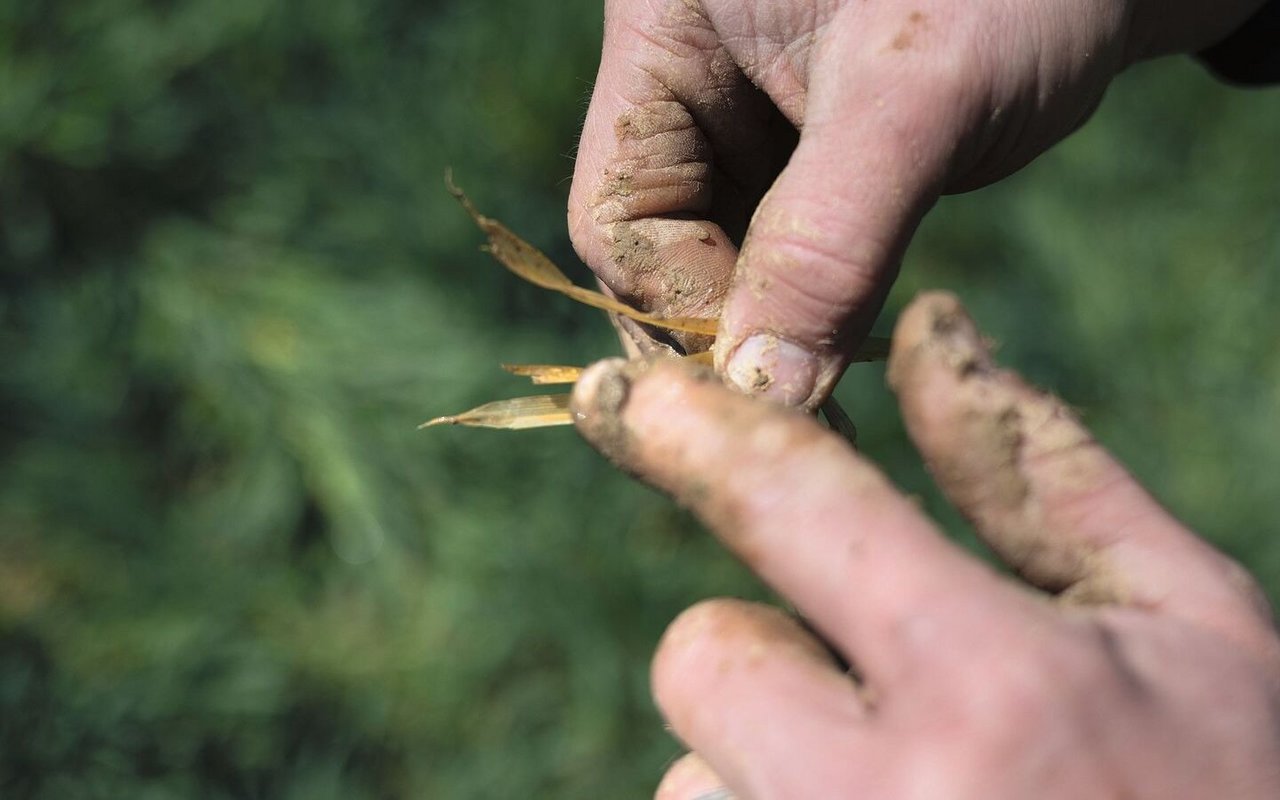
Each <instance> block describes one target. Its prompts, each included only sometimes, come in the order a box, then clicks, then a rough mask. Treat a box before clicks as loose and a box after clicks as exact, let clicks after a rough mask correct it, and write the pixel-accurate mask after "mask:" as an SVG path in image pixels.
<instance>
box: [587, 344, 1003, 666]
mask: <svg viewBox="0 0 1280 800" xmlns="http://www.w3.org/2000/svg"><path fill="white" fill-rule="evenodd" d="M572 407H573V409H574V414H575V417H576V419H577V424H578V428H579V431H580V432H581V433H582V434H583V436H585V437H586V438H587V439H588V440H589V441H590V442H591V443H592V444H593V445H595V446H596V447H597V448H598V449H600V450H601V451H602V452H604V453H605V454H606V455H608V456H609V457H610V458H612V459H613V460H614V461H615V462H616V463H618V464H619V466H621V467H622V468H623V469H625V470H628V471H630V472H633V473H635V474H637V475H638V476H639V477H641V478H642V479H644V480H646V481H648V482H649V483H651V484H653V485H655V486H657V487H659V488H661V489H663V490H665V491H667V492H670V493H671V494H673V495H675V497H676V498H677V499H678V500H680V501H682V502H684V503H685V504H687V505H689V506H690V507H691V508H692V509H693V510H694V511H695V512H696V513H697V514H698V516H699V517H700V518H701V519H702V520H703V521H704V522H706V523H707V524H708V526H709V527H710V528H711V529H712V531H714V532H715V533H716V535H717V536H718V537H719V538H720V539H721V540H722V541H723V542H724V543H725V544H727V545H728V546H729V547H730V548H731V549H732V550H734V551H735V552H736V553H737V554H738V556H739V557H740V558H742V559H743V560H744V561H745V562H746V563H747V565H748V566H749V567H751V569H753V570H754V571H755V572H757V573H758V574H759V575H760V576H761V577H762V578H764V580H765V581H766V582H768V583H769V584H770V585H772V586H773V587H774V588H775V589H777V590H778V591H779V592H781V593H782V594H783V595H785V596H786V597H787V598H789V599H790V600H791V602H793V603H794V604H795V605H796V607H797V608H798V609H799V610H800V611H801V613H803V614H804V615H805V617H806V618H807V619H808V620H809V621H811V622H812V623H813V624H814V626H815V628H816V629H817V630H818V631H820V632H821V633H822V635H823V636H824V637H826V638H827V639H828V640H830V641H831V642H832V643H833V644H834V645H835V646H836V647H837V648H838V649H839V650H840V651H841V653H842V654H843V655H844V656H845V657H846V658H848V659H849V661H850V662H851V663H855V664H856V665H857V668H858V669H859V671H860V673H861V674H863V675H865V676H867V678H868V680H869V681H870V682H872V683H876V682H877V681H882V682H888V681H896V680H901V681H907V680H910V677H911V668H912V666H913V663H914V662H915V661H916V660H917V658H918V657H919V656H920V655H921V653H923V652H927V653H928V654H929V655H928V656H927V660H928V661H929V662H931V663H932V662H933V661H934V660H935V659H937V658H939V657H940V656H939V651H947V650H948V648H952V649H954V650H955V651H956V656H955V657H957V658H959V657H962V656H961V655H960V653H961V651H968V650H972V649H974V648H978V649H981V645H980V642H981V641H983V640H985V639H986V638H987V637H993V636H997V635H998V634H999V633H1000V632H1001V631H1002V630H1003V628H1004V626H1005V625H1006V624H1012V623H1010V622H1009V619H1010V617H1011V615H1012V614H1013V613H1014V604H1015V601H1014V600H1011V598H1010V595H1013V596H1014V597H1016V598H1018V599H1019V600H1021V601H1025V598H1022V597H1021V595H1020V594H1019V593H1017V592H1015V591H1014V590H1013V588H1012V587H1011V586H1010V585H1009V584H1007V583H1006V582H1004V581H1002V580H1000V579H998V578H997V577H996V576H995V575H994V574H993V573H992V572H991V570H990V569H989V568H988V567H986V566H984V565H982V564H981V563H980V562H978V561H977V560H975V559H972V558H970V557H968V556H967V555H965V554H964V553H962V552H961V551H960V550H959V549H958V548H957V547H955V546H954V545H952V544H951V543H950V542H948V541H946V540H945V539H943V538H942V537H941V536H939V535H938V533H937V531H936V529H935V528H934V526H933V524H932V523H931V522H929V521H928V520H927V519H926V518H925V517H924V516H923V515H922V514H921V513H920V511H919V509H918V508H917V507H916V505H915V504H914V503H913V502H912V501H910V500H909V499H907V498H906V497H903V496H902V495H901V494H900V493H899V492H898V491H897V490H896V489H894V488H893V487H892V486H891V485H890V484H889V482H888V481H887V480H886V479H885V478H884V476H882V475H881V474H880V472H879V471H878V470H876V469H875V468H874V467H873V466H871V465H870V464H869V463H867V462H865V461H863V460H862V459H861V458H859V457H858V455H857V454H856V453H854V452H853V450H852V449H851V448H849V447H848V446H847V445H846V444H845V443H844V441H843V440H841V439H840V438H839V437H838V436H836V435H834V434H832V433H831V432H830V431H827V430H825V429H823V428H822V427H821V426H820V425H819V424H818V423H817V422H816V421H815V420H813V419H812V418H810V417H808V416H806V415H803V414H800V413H798V412H795V411H792V410H789V409H784V408H779V407H776V406H774V405H772V404H767V403H759V402H756V401H753V400H751V399H750V398H748V397H744V396H742V395H740V394H738V393H736V392H732V391H729V390H727V389H725V388H724V387H723V386H722V385H720V383H719V381H718V380H716V379H715V378H714V376H712V375H711V373H710V372H709V371H707V370H702V371H696V370H693V369H690V368H689V367H687V366H686V365H684V364H683V363H681V362H680V361H678V360H676V359H660V360H657V361H653V362H623V361H620V360H613V361H605V362H601V363H599V364H596V365H593V366H592V367H590V368H588V370H587V371H586V372H585V373H584V374H583V375H582V377H581V378H580V379H579V381H578V385H577V387H576V388H575V390H574V396H573V405H572ZM943 657H944V658H947V657H950V656H943Z"/></svg>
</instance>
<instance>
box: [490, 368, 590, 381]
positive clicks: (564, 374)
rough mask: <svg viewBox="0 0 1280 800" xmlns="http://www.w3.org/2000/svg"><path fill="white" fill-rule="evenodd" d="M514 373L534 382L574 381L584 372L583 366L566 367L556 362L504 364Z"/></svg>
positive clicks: (508, 370)
mask: <svg viewBox="0 0 1280 800" xmlns="http://www.w3.org/2000/svg"><path fill="white" fill-rule="evenodd" d="M502 368H503V369H505V370H506V371H507V372H510V373H511V374H512V375H519V376H521V377H524V378H528V379H529V380H531V381H533V382H534V383H538V384H543V383H574V382H576V381H577V380H578V376H580V375H581V374H582V367H566V366H561V365H556V364H503V365H502Z"/></svg>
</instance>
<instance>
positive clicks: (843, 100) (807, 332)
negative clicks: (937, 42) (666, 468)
mask: <svg viewBox="0 0 1280 800" xmlns="http://www.w3.org/2000/svg"><path fill="white" fill-rule="evenodd" d="M877 8H878V9H881V11H876V10H875V9H872V8H871V7H867V14H866V15H852V14H845V15H841V16H839V17H837V18H836V19H835V20H834V21H833V22H832V26H831V28H829V29H828V31H827V32H825V34H824V36H826V37H827V38H828V39H830V40H831V41H840V40H841V37H842V36H845V40H847V41H857V43H858V45H857V46H856V47H852V46H851V47H834V46H832V47H827V48H825V49H824V50H823V53H822V57H821V58H820V59H818V60H817V61H815V62H814V68H813V70H812V71H811V72H810V85H809V91H808V95H807V97H808V106H807V108H806V114H805V119H804V123H803V131H802V134H801V138H800V142H799V145H798V146H797V148H796V150H795V152H794V154H793V155H792V157H791V159H790V162H789V163H788V164H787V166H786V168H785V169H784V170H783V171H782V173H781V174H780V175H779V176H778V179H777V181H776V182H775V183H774V185H773V187H772V188H771V189H770V190H769V192H768V194H767V195H766V196H765V198H764V199H763V200H762V201H761V203H760V206H759V209H758V210H757V212H756V214H755V217H754V218H753V219H752V221H751V226H750V228H749V230H748V232H747V238H746V241H745V243H744V245H743V250H742V254H741V257H740V258H739V262H738V265H737V273H736V275H735V276H734V279H733V283H732V285H731V287H730V290H729V295H728V297H727V298H726V300H725V306H724V311H723V315H722V317H721V325H720V335H719V337H718V338H717V340H716V346H715V353H716V365H717V369H718V370H720V371H721V372H722V373H723V374H724V375H725V376H726V378H728V379H729V380H730V381H731V382H733V383H734V384H735V385H736V386H738V387H739V388H741V389H742V390H744V391H747V392H751V393H757V394H763V395H765V396H768V397H771V398H773V399H775V400H777V401H779V402H782V403H785V404H787V405H796V406H803V407H805V408H808V409H814V408H816V407H817V406H818V405H819V404H820V403H821V402H822V400H824V399H825V398H826V396H827V395H828V394H829V393H830V391H831V388H832V387H833V386H834V385H835V382H836V381H837V380H838V379H839V377H840V374H841V373H842V372H843V370H844V368H845V366H846V365H847V364H848V362H849V359H850V357H851V353H852V351H853V349H854V348H855V346H856V345H857V344H858V343H860V342H861V340H862V338H863V337H864V336H865V334H866V332H867V331H868V330H869V328H870V326H871V323H872V322H873V321H874V319H875V316H876V314H877V313H878V312H879V310H880V307H881V305H882V304H883V301H884V297H885V294H886V293H887V291H888V288H889V286H890V284H891V283H892V281H893V278H894V276H895V275H896V273H897V268H898V263H899V261H900V260H901V257H902V253H903V251H904V249H905V248H906V245H907V242H908V240H909V239H910V237H911V235H912V234H913V232H914V231H915V228H916V226H917V224H918V223H919V221H920V218H921V216H922V215H923V214H924V212H925V211H926V210H927V209H928V208H929V207H930V206H932V204H933V203H934V201H935V200H936V198H937V196H938V193H939V191H940V190H941V187H942V185H943V183H944V178H945V173H946V170H947V168H948V164H949V160H950V157H951V154H952V152H953V151H954V149H955V147H956V140H957V138H958V137H959V135H960V134H959V132H960V130H961V127H960V125H961V118H962V117H963V113H962V109H961V108H960V107H959V102H960V101H959V100H958V99H957V98H960V97H964V96H966V93H965V91H964V89H963V87H962V86H960V85H959V84H958V83H957V76H958V75H960V74H961V72H960V71H958V70H957V69H956V65H955V64H953V63H951V62H950V61H949V60H948V59H946V58H941V57H939V58H934V57H928V56H925V55H920V54H921V53H925V52H927V51H928V50H929V49H930V48H931V47H932V46H933V44H934V42H932V39H933V38H934V37H936V36H937V31H938V29H939V28H941V27H942V26H939V25H933V24H930V23H928V22H927V21H916V20H917V18H920V19H922V18H923V17H922V15H921V14H920V13H918V12H916V13H913V14H911V15H910V16H906V15H903V16H904V17H905V19H902V18H900V17H899V15H898V14H897V12H896V10H892V9H895V8H896V7H894V6H879V7H877ZM864 16H865V18H864ZM851 20H852V21H853V22H856V23H859V24H862V23H866V24H867V25H868V26H869V27H870V29H869V30H866V31H861V30H860V31H858V32H857V33H856V39H855V38H854V36H855V34H848V35H847V36H846V33H847V32H845V31H841V30H837V28H839V27H841V26H847V25H848V24H850V22H851ZM904 43H906V44H908V45H910V46H904Z"/></svg>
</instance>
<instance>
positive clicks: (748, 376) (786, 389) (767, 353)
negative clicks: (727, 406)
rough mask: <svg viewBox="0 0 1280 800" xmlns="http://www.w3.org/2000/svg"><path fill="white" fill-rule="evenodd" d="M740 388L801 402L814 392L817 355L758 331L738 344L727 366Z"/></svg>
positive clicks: (780, 400) (786, 401) (776, 399)
mask: <svg viewBox="0 0 1280 800" xmlns="http://www.w3.org/2000/svg"><path fill="white" fill-rule="evenodd" d="M725 375H726V377H727V378H728V379H729V380H730V381H731V382H732V383H733V384H734V385H735V386H736V387H738V389H740V390H741V391H743V392H745V393H747V394H750V395H755V396H757V397H765V398H768V399H769V400H772V401H774V402H775V403H781V404H782V405H785V406H798V405H800V404H801V403H803V402H805V401H806V400H808V399H809V395H811V394H813V386H814V384H815V383H816V382H817V380H818V359H817V357H816V356H814V355H813V353H810V352H809V351H808V350H805V349H804V348H802V347H800V346H799V345H797V344H795V343H793V342H789V341H787V340H786V339H781V338H779V337H777V336H774V335H772V334H768V333H757V334H755V335H753V336H751V337H749V338H747V339H746V340H745V341H743V342H742V344H740V345H738V349H737V350H735V351H734V353H733V356H732V357H731V358H730V359H729V363H728V366H727V367H726V368H725Z"/></svg>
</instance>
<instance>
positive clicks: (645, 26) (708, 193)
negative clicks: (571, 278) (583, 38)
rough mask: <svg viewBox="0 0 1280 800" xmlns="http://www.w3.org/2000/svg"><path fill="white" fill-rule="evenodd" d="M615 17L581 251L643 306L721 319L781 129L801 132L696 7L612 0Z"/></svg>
mask: <svg viewBox="0 0 1280 800" xmlns="http://www.w3.org/2000/svg"><path fill="white" fill-rule="evenodd" d="M605 16H606V25H605V43H604V51H603V57H602V60H601V65H600V71H599V74H598V76H597V80H596V85H595V89H594V91H593V94H592V98H591V104H590V106H589V108H588V110H587V118H586V121H585V124H584V126H583V132H582V137H581V141H580V144H579V151H578V156H577V160H576V163H575V167H574V178H573V186H572V188H571V190H570V196H569V231H570V235H571V237H572V239H573V243H574V246H575V248H576V249H577V251H578V253H579V255H580V256H581V257H582V259H583V260H584V261H585V262H586V263H587V265H588V266H589V267H591V269H592V270H593V271H594V272H595V273H596V274H597V275H598V276H599V277H600V278H601V279H602V280H603V281H604V282H605V283H606V284H607V285H608V286H609V287H610V288H611V289H612V290H613V291H614V292H615V293H616V294H617V295H618V296H620V297H622V298H623V299H625V300H626V301H628V302H630V303H633V304H635V305H637V306H639V307H641V308H644V309H648V310H652V311H657V312H659V313H664V314H668V315H679V316H701V317H711V318H714V317H717V316H718V315H719V311H720V305H721V302H722V300H723V296H724V292H725V290H726V288H727V285H728V281H729V278H730V276H731V275H732V273H733V265H734V262H735V260H736V258H737V254H738V249H737V244H736V242H737V241H739V240H740V239H741V236H742V231H743V230H744V229H745V227H746V221H747V218H748V216H749V214H750V212H751V209H752V208H753V207H754V206H755V203H756V202H757V200H758V199H759V196H760V194H762V193H763V191H764V188H765V187H766V186H767V185H768V183H769V181H770V180H772V177H773V175H776V174H777V170H778V169H780V168H781V164H782V162H783V161H784V160H785V154H786V150H788V149H789V147H786V148H780V147H779V145H778V134H779V133H784V134H785V133H786V132H787V131H791V129H790V125H789V123H787V122H786V120H785V119H783V118H782V117H781V116H780V115H779V113H778V112H777V111H776V110H775V109H773V107H772V106H771V105H770V104H769V103H768V101H767V100H766V99H765V98H764V96H763V95H762V94H761V93H760V92H759V90H757V89H756V88H755V86H754V85H752V84H751V82H750V81H748V80H747V79H746V78H745V77H744V76H743V75H742V73H741V72H740V71H739V70H738V69H737V67H736V66H735V65H734V63H733V60H732V58H731V57H730V55H729V54H728V53H727V52H726V51H725V49H724V48H723V46H722V45H721V44H720V43H719V38H718V36H717V35H716V33H715V31H714V29H713V28H712V26H711V24H710V22H709V21H708V20H707V19H706V17H705V16H704V15H703V14H702V13H701V12H700V11H699V10H698V9H697V6H696V4H689V3H637V2H613V3H609V4H608V5H607V8H606V15H605ZM790 136H791V137H794V131H791V133H790ZM786 138H787V137H786V136H783V140H786ZM792 141H793V138H792ZM676 340H677V341H678V342H679V344H680V345H681V346H682V347H684V348H686V349H691V350H702V349H706V347H707V346H709V344H710V342H709V340H708V339H707V337H691V336H688V335H683V334H681V335H677V336H676Z"/></svg>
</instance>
